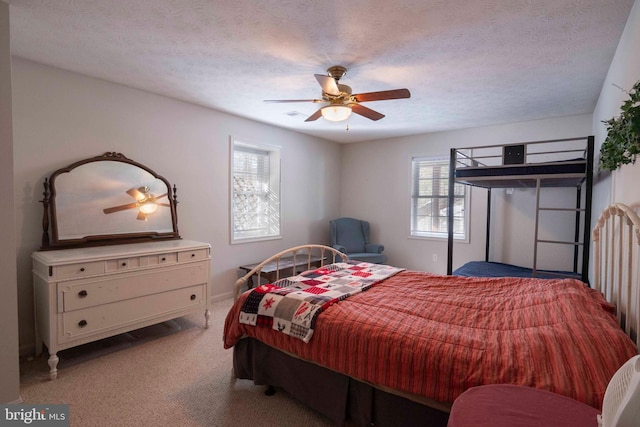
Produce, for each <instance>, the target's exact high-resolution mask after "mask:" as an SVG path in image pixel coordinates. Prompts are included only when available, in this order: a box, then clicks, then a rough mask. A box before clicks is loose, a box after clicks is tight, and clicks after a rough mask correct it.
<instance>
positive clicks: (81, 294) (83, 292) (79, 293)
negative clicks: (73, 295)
mask: <svg viewBox="0 0 640 427" xmlns="http://www.w3.org/2000/svg"><path fill="white" fill-rule="evenodd" d="M87 295H89V294H88V293H87V291H85V290H84V289H83V290H81V291H80V292H78V296H79V297H80V298H84V297H86V296H87Z"/></svg>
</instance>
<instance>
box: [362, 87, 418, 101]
mask: <svg viewBox="0 0 640 427" xmlns="http://www.w3.org/2000/svg"><path fill="white" fill-rule="evenodd" d="M353 96H354V97H355V99H356V101H358V102H367V101H384V100H386V99H402V98H411V93H410V92H409V89H393V90H383V91H380V92H366V93H358V94H356V95H353Z"/></svg>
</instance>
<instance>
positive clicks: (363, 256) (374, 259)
mask: <svg viewBox="0 0 640 427" xmlns="http://www.w3.org/2000/svg"><path fill="white" fill-rule="evenodd" d="M329 227H330V231H331V246H332V247H333V248H335V249H337V250H339V251H341V252H344V253H345V254H347V255H349V259H355V260H358V261H366V262H371V263H374V264H381V263H383V262H385V261H386V260H387V257H386V256H385V255H383V254H382V251H383V250H384V246H383V245H379V244H375V243H369V223H368V222H367V221H362V220H359V219H355V218H338V219H332V220H331V221H329Z"/></svg>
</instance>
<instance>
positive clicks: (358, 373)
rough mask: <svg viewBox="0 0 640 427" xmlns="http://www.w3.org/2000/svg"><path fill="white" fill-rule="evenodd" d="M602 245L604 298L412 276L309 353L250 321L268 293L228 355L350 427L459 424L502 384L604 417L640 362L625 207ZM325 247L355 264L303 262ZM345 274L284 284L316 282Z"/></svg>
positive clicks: (592, 291) (400, 277)
mask: <svg viewBox="0 0 640 427" xmlns="http://www.w3.org/2000/svg"><path fill="white" fill-rule="evenodd" d="M593 236H594V238H593V241H594V246H595V247H594V253H595V255H596V256H595V263H594V280H593V285H594V288H589V287H588V286H586V285H585V284H584V283H583V282H581V281H579V280H575V279H560V278H556V279H538V278H469V277H457V276H438V275H434V274H429V273H425V272H419V271H407V270H402V271H398V272H396V273H394V274H393V275H391V276H389V277H387V278H385V279H383V280H381V281H378V282H376V283H374V284H372V285H371V286H370V287H369V288H368V289H367V290H365V291H362V292H359V293H356V294H354V295H351V296H348V297H347V298H346V299H341V300H340V301H339V302H335V303H332V304H327V305H326V306H324V307H323V309H322V310H321V312H320V314H319V315H317V317H316V318H315V324H314V331H313V336H312V338H311V339H310V340H309V341H308V342H304V341H303V340H301V339H299V338H298V337H295V336H292V335H287V334H283V333H282V332H279V331H278V330H274V329H273V328H271V327H264V326H250V325H247V324H244V323H240V322H239V319H240V316H241V312H243V311H244V310H246V307H247V306H246V305H245V302H246V301H247V300H248V299H249V298H250V296H251V294H252V293H253V292H255V290H247V291H246V292H243V293H241V294H240V295H239V297H238V299H237V301H236V302H235V303H234V305H233V307H232V308H231V309H230V311H229V313H228V315H227V318H226V321H225V332H224V346H225V347H226V348H231V347H233V351H234V375H235V376H236V378H243V379H251V380H253V381H254V383H255V384H263V385H268V386H275V387H281V388H283V389H284V390H286V391H287V392H289V393H290V394H291V395H292V396H294V397H295V398H297V399H300V400H301V401H303V402H305V403H306V404H308V405H309V406H311V407H312V408H314V409H316V410H318V411H319V412H321V413H323V414H325V415H326V416H328V417H329V418H330V419H331V420H332V421H333V422H334V423H335V424H337V425H344V424H347V423H349V424H355V425H422V426H427V425H433V426H445V425H446V423H447V418H448V414H447V412H448V410H449V408H450V406H451V403H452V402H453V401H454V400H455V398H456V397H457V396H459V395H460V394H461V393H462V392H463V391H465V390H466V389H468V388H470V387H473V386H477V385H482V384H491V383H509V384H517V385H526V386H531V387H536V388H540V389H545V390H549V391H552V392H555V393H558V394H562V395H565V396H567V397H570V398H572V399H576V400H578V401H581V402H584V403H586V404H589V405H591V406H593V407H594V408H599V407H600V406H601V404H602V398H603V395H604V392H605V389H606V385H607V383H608V381H609V379H610V378H611V376H612V375H613V374H614V373H615V372H616V370H617V369H618V368H619V367H620V366H622V364H623V363H624V362H626V360H628V359H629V358H630V357H632V356H633V355H635V354H637V351H638V333H637V332H638V330H640V323H639V321H638V310H639V309H638V306H639V305H640V304H639V298H640V297H639V296H638V289H637V288H638V286H637V271H636V270H635V266H636V265H637V264H638V261H637V248H638V246H639V244H638V241H637V239H638V236H640V220H639V219H638V217H637V215H635V213H634V212H633V211H632V210H630V209H628V208H626V207H624V206H623V205H613V206H611V207H608V208H607V209H606V210H605V211H604V212H603V215H602V217H601V219H600V220H599V221H598V225H597V227H596V229H595V230H594V232H593ZM318 248H321V250H322V251H324V252H325V253H326V254H331V258H334V257H336V258H338V259H342V255H341V254H339V253H337V252H335V250H332V249H331V248H327V247H321V246H320V247H319V246H317V245H310V246H309V247H306V246H304V247H297V248H293V250H294V251H295V253H300V252H301V251H302V253H303V254H305V253H306V251H309V252H310V251H312V250H313V249H315V250H317V249H318ZM287 253H288V251H284V252H281V253H280V254H278V256H277V257H276V258H273V257H272V258H270V259H269V260H266V261H265V262H267V261H269V262H273V261H274V260H275V259H277V258H278V257H282V256H285V255H286V254H287ZM303 256H305V255H303ZM339 264H345V263H339ZM332 265H334V264H330V265H325V266H323V267H321V270H322V271H320V272H318V271H316V270H313V269H312V270H311V271H308V272H303V273H301V274H300V275H298V277H297V278H293V279H292V278H283V279H284V280H285V281H287V282H291V281H294V282H295V280H298V279H300V280H307V279H308V278H312V279H314V280H315V279H316V278H317V277H318V274H324V273H327V270H331V268H333V267H331V266H332ZM347 265H349V264H347ZM355 265H356V266H360V267H361V268H362V269H363V271H365V272H366V271H368V270H367V268H369V266H368V265H362V264H358V263H356V264H355ZM342 267H344V265H342V266H340V268H342ZM345 268H346V267H345ZM327 274H331V273H327ZM246 277H247V276H246V275H245V276H244V277H243V278H241V279H239V280H238V283H237V286H238V287H242V286H244V283H246ZM605 297H606V298H605Z"/></svg>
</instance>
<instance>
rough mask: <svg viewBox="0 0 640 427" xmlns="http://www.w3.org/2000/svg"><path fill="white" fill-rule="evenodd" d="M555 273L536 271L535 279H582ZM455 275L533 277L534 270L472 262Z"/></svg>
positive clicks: (566, 272) (458, 270)
mask: <svg viewBox="0 0 640 427" xmlns="http://www.w3.org/2000/svg"><path fill="white" fill-rule="evenodd" d="M553 273H554V272H553V271H547V270H536V276H535V277H536V278H538V279H558V278H563V277H564V275H569V276H571V277H572V278H575V279H578V280H580V279H581V276H580V274H578V273H574V272H572V271H557V272H555V273H560V274H562V276H559V275H558V274H553ZM453 274H454V275H455V276H467V277H533V270H532V269H530V268H526V267H519V266H517V265H511V264H502V263H500V262H485V261H471V262H468V263H466V264H465V265H463V266H462V267H460V268H458V269H456V270H455V271H454V272H453Z"/></svg>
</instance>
